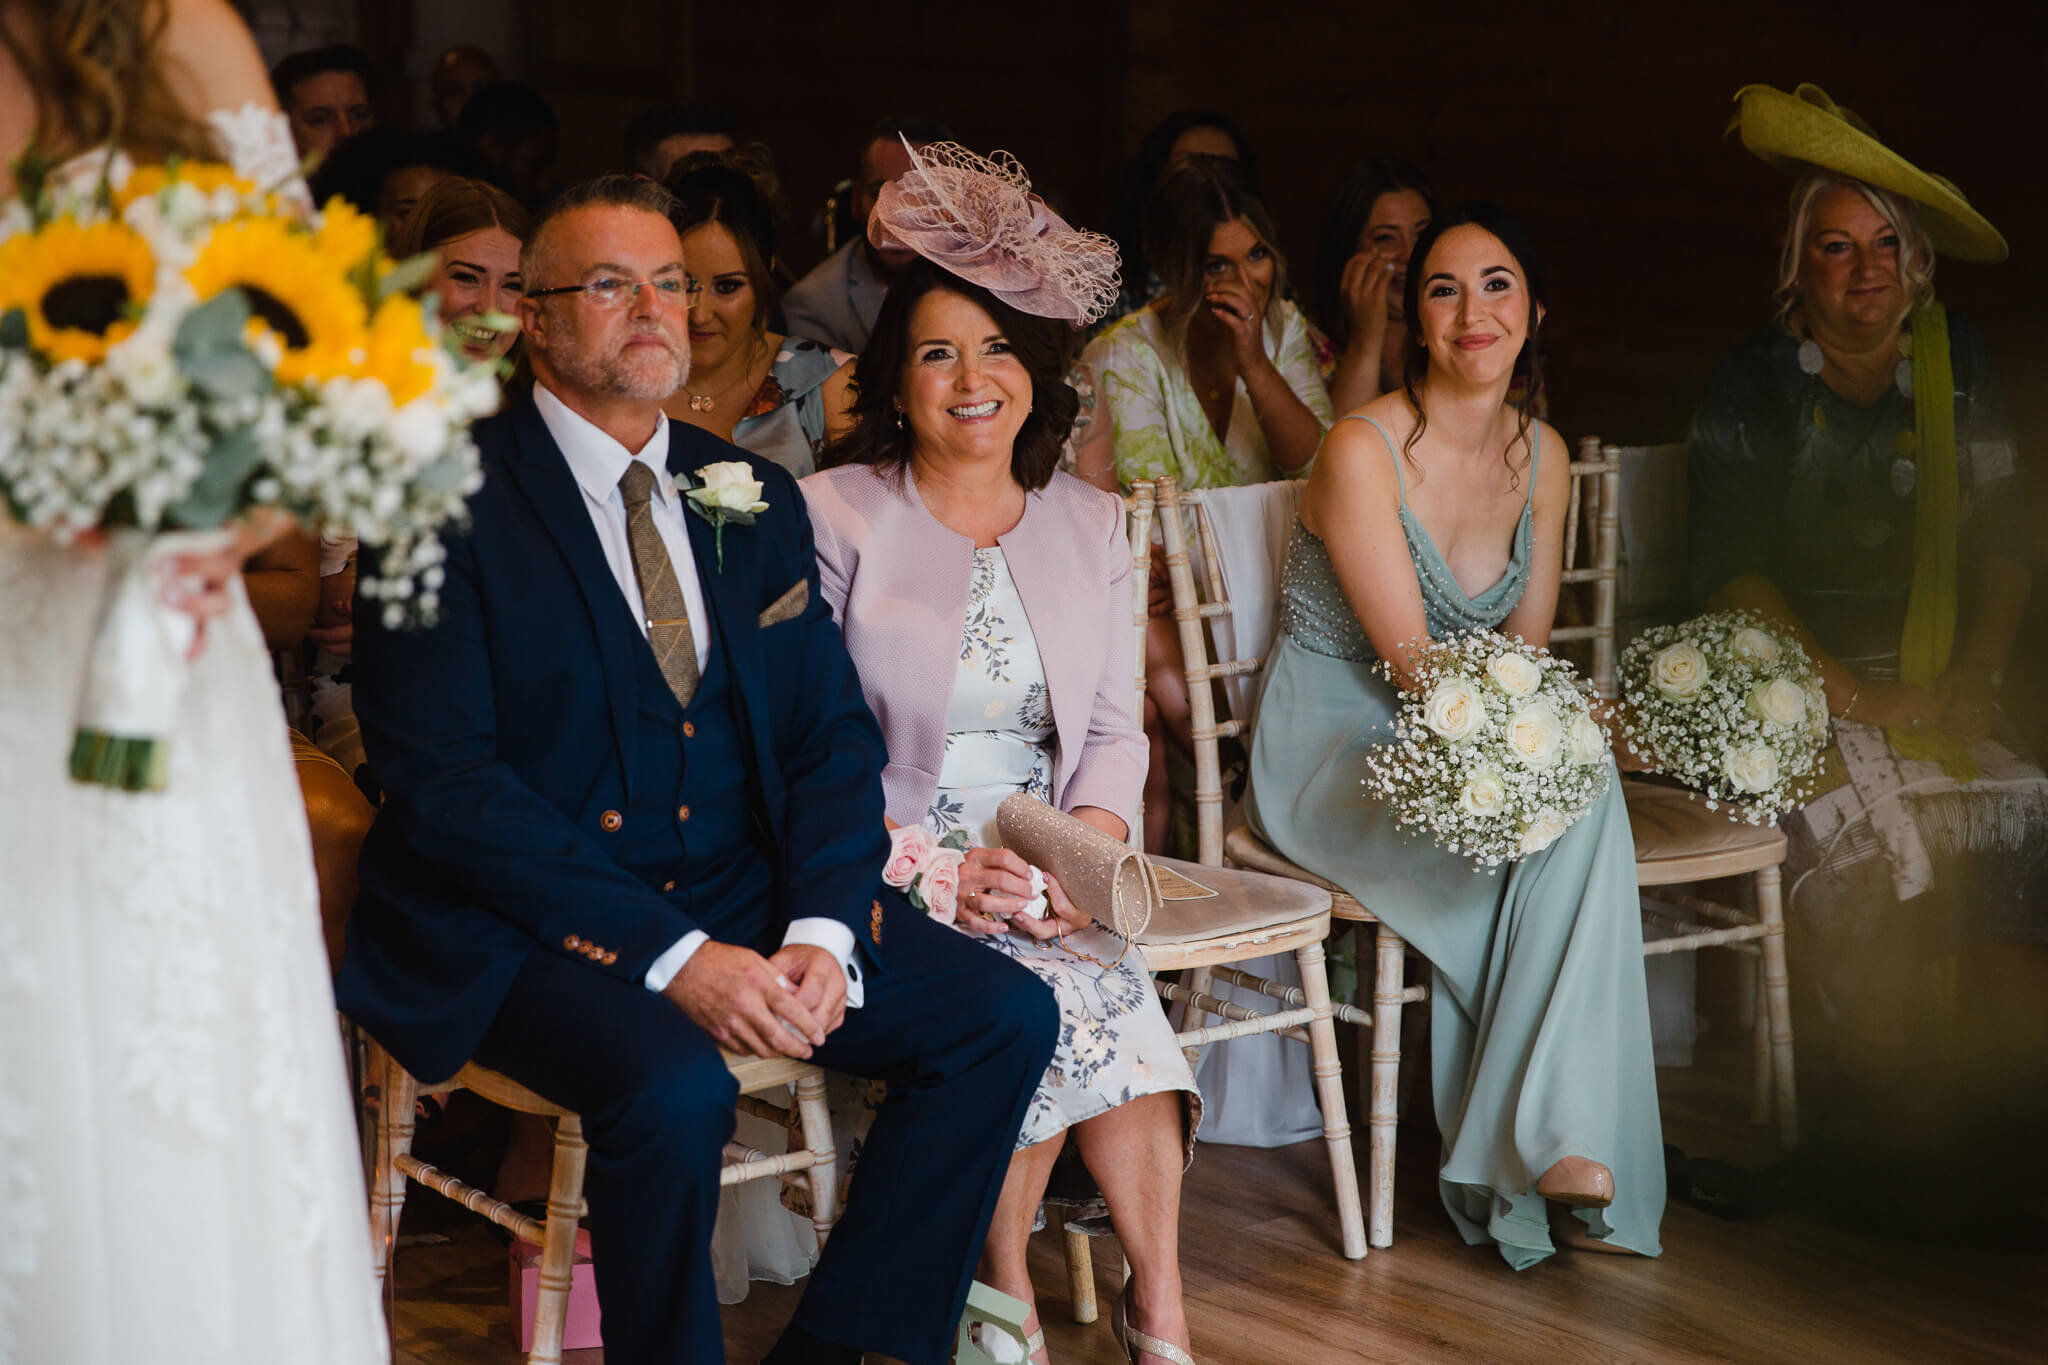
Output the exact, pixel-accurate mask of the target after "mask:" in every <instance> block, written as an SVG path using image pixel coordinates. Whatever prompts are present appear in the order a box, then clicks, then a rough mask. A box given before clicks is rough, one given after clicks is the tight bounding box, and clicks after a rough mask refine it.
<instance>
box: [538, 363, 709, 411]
mask: <svg viewBox="0 0 2048 1365" xmlns="http://www.w3.org/2000/svg"><path fill="white" fill-rule="evenodd" d="M668 360H669V362H670V363H669V365H668V366H667V367H666V369H667V376H666V377H663V376H656V375H650V374H648V373H647V372H646V369H645V367H644V366H635V365H632V364H629V363H628V362H627V359H626V356H625V354H624V353H623V352H621V353H620V354H617V355H612V356H606V357H603V358H602V359H600V358H596V357H583V356H578V357H577V358H576V359H575V360H574V361H573V362H570V363H568V364H557V366H556V368H557V369H559V370H560V371H561V372H562V374H563V376H564V377H565V378H567V379H569V380H570V381H572V382H573V383H575V384H577V385H578V386H580V387H582V388H585V389H588V390H590V391H591V392H593V393H608V394H612V395H614V396H616V397H619V398H633V399H638V400H641V401H643V402H660V401H661V400H663V399H665V398H667V397H668V396H669V395H670V394H672V393H674V392H675V391H676V390H677V389H679V388H681V387H682V386H683V380H684V378H685V377H686V376H687V375H688V374H689V372H690V361H689V355H688V353H687V352H685V353H684V354H682V355H677V354H676V353H675V352H674V351H670V352H669V353H668Z"/></svg>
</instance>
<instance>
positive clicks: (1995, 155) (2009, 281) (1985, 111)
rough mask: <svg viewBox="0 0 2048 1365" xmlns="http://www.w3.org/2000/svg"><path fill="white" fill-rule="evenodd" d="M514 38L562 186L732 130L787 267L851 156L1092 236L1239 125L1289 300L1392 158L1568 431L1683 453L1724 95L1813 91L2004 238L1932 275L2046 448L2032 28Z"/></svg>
mask: <svg viewBox="0 0 2048 1365" xmlns="http://www.w3.org/2000/svg"><path fill="white" fill-rule="evenodd" d="M523 19H524V23H525V34H524V41H523V49H524V51H525V52H526V54H527V57H528V64H529V68H530V71H529V74H530V77H531V78H532V79H533V80H534V81H535V83H536V84H539V85H540V86H542V87H543V89H545V90H547V91H548V93H549V94H550V95H551V96H553V97H554V98H555V99H556V101H557V103H558V105H559V107H560V108H561V110H562V113H563V116H564V121H565V126H564V141H563V151H564V170H565V172H569V173H572V174H573V173H581V172H585V171H590V170H595V169H599V168H601V167H604V166H608V165H610V164H612V163H613V162H615V161H616V159H617V157H618V155H619V153H618V143H619V136H620V130H621V129H622V127H623V125H624V122H625V120H626V119H627V118H628V117H630V115H631V113H632V112H633V111H634V110H635V109H637V108H638V107H640V106H641V105H643V104H644V103H646V102H649V101H651V100H653V99H656V98H663V97H683V96H690V97H694V98H698V99H705V100H711V101H715V102H718V103H723V104H727V105H730V106H732V107H733V108H735V109H736V110H738V111H739V113H740V115H741V117H742V119H743V121H744V123H745V126H746V129H747V131H748V132H749V133H750V134H751V135H753V136H758V137H760V138H762V139H763V140H765V141H766V142H768V143H769V145H770V146H771V147H772V148H773V149H774V151H775V154H776V158H777V162H778V164H779V166H780V168H781V170H782V173H783V180H784V185H785V191H786V197H787V200H788V202H789V204H790V205H791V206H792V207H791V215H790V217H791V221H790V223H789V225H788V230H787V240H786V242H785V248H786V250H785V254H786V255H788V256H790V257H791V258H793V259H794V260H795V261H796V262H797V263H798V264H799V265H802V264H804V263H807V262H808V260H809V259H811V258H814V257H815V255H816V253H817V250H818V248H817V245H816V243H815V240H814V239H812V238H811V236H810V233H809V227H810V219H811V216H812V214H813V212H814V210H815V207H816V205H817V204H818V203H819V202H820V201H821V200H822V198H823V196H824V194H825V193H826V191H827V190H828V188H829V186H830V185H831V183H832V182H833V180H835V179H836V178H838V177H839V176H842V175H845V174H847V173H849V172H850V170H851V169H852V165H851V163H852V158H853V155H854V151H855V147H856V144H857V143H858V142H859V140H860V136H861V132H862V130H863V129H864V128H865V126H866V125H867V124H869V123H870V122H872V121H873V120H874V119H875V118H876V117H878V116H880V115H882V114H884V113H887V112H891V111H896V110H916V111H921V112H928V113H932V114H935V115H938V116H940V117H943V118H945V119H947V120H948V121H949V122H951V123H952V124H953V126H954V127H955V129H956V130H957V131H958V132H959V134H960V135H961V137H962V138H963V140H965V141H967V142H968V143H969V144H971V145H973V146H975V147H977V148H981V149H987V148H989V147H994V146H1001V147H1005V148H1008V149H1009V150H1011V151H1013V152H1015V153H1016V154H1017V155H1018V156H1019V157H1020V158H1021V159H1022V160H1023V161H1024V163H1025V164H1026V165H1027V166H1028V167H1030V169H1031V170H1032V172H1033V174H1034V175H1035V176H1036V178H1037V179H1038V181H1039V184H1040V186H1041V188H1042V189H1044V190H1045V191H1046V193H1047V194H1048V196H1049V197H1051V198H1053V199H1054V200H1055V201H1056V202H1058V203H1059V204H1060V205H1061V206H1062V207H1063V208H1065V209H1067V210H1068V211H1069V212H1070V215H1071V216H1072V217H1074V218H1075V219H1076V220H1077V221H1079V222H1081V223H1083V224H1088V225H1104V224H1105V218H1106V214H1107V209H1108V202H1109V196H1110V192H1111V189H1112V186H1113V183H1114V178H1115V173H1116V168H1117V166H1118V165H1119V164H1120V163H1121V161H1122V159H1123V157H1124V156H1125V155H1126V154H1127V153H1128V152H1129V150H1130V148H1131V147H1132V146H1133V145H1134V144H1135V142H1136V140H1137V138H1138V136H1139V135H1140V134H1141V133H1142V131H1143V130H1144V129H1145V128H1146V127H1147V126H1149V125H1150V124H1151V123H1152V122H1153V121H1155V120H1156V119H1157V118H1159V117H1160V116H1161V115H1163V114H1165V113H1167V112H1169V111H1171V110H1173V109H1175V108H1179V107H1183V106H1187V105H1191V104H1208V105H1215V106H1218V107H1221V108H1225V109H1228V110H1230V111H1232V112H1233V113H1234V114H1235V115H1236V116H1237V117H1238V118H1239V119H1240V120H1241V121H1242V122H1243V124H1244V125H1245V127H1246V128H1247V129H1248V131H1249V133H1250V135H1251V137H1252V139H1253V140H1254V142H1255V144H1256V146H1257V148H1258V151H1259V155H1260V157H1261V160H1262V162H1263V178H1264V182H1265V187H1266V192H1267V197H1268V199H1269V200H1270V202H1271V206H1272V208H1273V210H1274V213H1275V215H1276V217H1277V219H1278V221H1279V223H1280V227H1281V233H1282V237H1283V245H1284V246H1285V247H1286V248H1287V250H1288V252H1289V255H1290V257H1291V259H1292V262H1293V265H1294V269H1295V271H1296V273H1297V276H1298V277H1302V278H1305V277H1306V275H1307V273H1308V271H1309V269H1310V268H1311V266H1312V260H1311V256H1312V252H1313V247H1314V241H1315V236H1316V231H1317V227H1318V225H1319V223H1320V220H1321V215H1322V212H1323V206H1324V202H1325V199H1326V196H1327V194H1328V191H1329V188H1330V186H1331V185H1332V183H1333V182H1334V180H1335V178H1336V177H1337V176H1338V174H1340V172H1341V171H1342V169H1343V168H1344V167H1345V166H1346V165H1347V164H1349V163H1351V162H1353V161H1356V160H1358V159H1362V158H1363V157H1366V156H1369V155H1372V154H1374V153H1377V152H1395V153H1399V154H1401V155H1403V156H1405V157H1408V158H1409V159H1411V160H1413V161H1416V162H1417V163H1419V164H1421V165H1422V166H1423V167H1425V168H1426V169H1427V170H1428V171H1429V173H1430V174H1431V175H1432V176H1433V177H1434V178H1435V180H1436V183H1437V185H1438V187H1439V190H1440V192H1441V194H1442V195H1443V197H1444V198H1446V199H1447V200H1458V199H1462V198H1467V197H1474V196H1483V197H1486V198H1491V199H1494V200H1496V201H1498V202H1500V203H1502V204H1504V205H1506V206H1507V207H1509V208H1510V209H1512V210H1514V211H1515V212H1517V213H1518V214H1520V215H1521V216H1522V217H1524V218H1525V219H1526V220H1527V222H1528V223H1529V225H1530V227H1531V229H1532V231H1533V232H1534V234H1535V237H1536V240H1537V241H1538V243H1539V244H1540V245H1541V247H1542V249H1543V251H1544V253H1545V255H1546V257H1547V261H1546V264H1547V266H1548V269H1549V273H1550V277H1551V293H1552V295H1553V297H1552V299H1551V313H1550V316H1551V318H1552V331H1551V338H1552V343H1551V344H1552V366H1553V369H1552V372H1553V376H1554V378H1553V412H1554V414H1555V416H1556V419H1557V422H1558V425H1559V426H1560V428H1561V429H1562V430H1564V431H1565V433H1566V434H1567V435H1568V436H1576V435H1580V434H1584V433H1586V432H1598V433H1599V434H1601V435H1603V436H1606V437H1608V438H1610V439H1615V440H1622V441H1659V440H1670V439H1675V438H1677V437H1678V436H1679V435H1680V434H1681V433H1682V432H1683V431H1684V429H1685V425H1686V422H1687V418H1688V415H1689V413H1690V411H1691V409H1692V406H1693V403H1694V401H1695V399H1696V397H1697V395H1698V393H1699V390H1700V388H1701V386H1702V384H1703V383H1704V381H1705V379H1706V376H1707V373H1708V371H1709V369H1710V368H1711V366H1712V364H1713V362H1714V359H1715V357H1716V356H1717V355H1719V354H1720V353H1721V352H1722V351H1723V350H1724V349H1726V348H1727V347H1728V346H1729V345H1730V344H1731V343H1733V342H1734V341H1736V340H1737V339H1739V338H1740V337H1742V336H1743V335H1745V334H1746V333H1747V332H1749V331H1750V330H1751V329H1753V328H1755V327H1757V326H1759V325H1761V324H1762V323H1763V321H1764V320H1765V318H1766V316H1767V313H1768V302H1767V296H1768V294H1769V290H1770V283H1771V275H1772V270H1773V262H1774V253H1775V249H1776V238H1777V234H1778V232H1779V231H1780V229H1781V227H1782V219H1783V201H1784V195H1785V190H1786V188H1787V183H1786V181H1785V180H1784V178H1783V177H1781V176H1780V175H1778V174H1777V173H1776V172H1773V171H1771V170H1769V169H1768V168H1766V167H1764V166H1763V165H1762V164H1761V163H1759V162H1757V161H1755V160H1754V159H1753V158H1751V157H1750V156H1749V155H1748V154H1747V153H1745V152H1744V151H1743V150H1742V149H1741V147H1740V145H1739V144H1738V143H1736V142H1734V141H1733V140H1732V139H1728V138H1724V137H1723V136H1722V128H1723V126H1724V125H1725V123H1726V122H1727V119H1728V116H1729V114H1730V112H1731V109H1732V104H1731V96H1732V95H1733V94H1734V92H1735V90H1736V88H1737V87H1738V86H1740V85H1742V84H1744V83H1746V82H1750V81H1762V82H1768V83H1770V84H1774V85H1778V86H1780V87H1782V88H1789V87H1791V86H1792V85H1794V84H1796V83H1797V82H1799V81H1801V80H1812V81H1816V82H1818V83H1819V84H1821V85H1823V86H1825V87H1826V88H1827V89H1828V90H1829V91H1830V92H1831V93H1832V94H1833V95H1834V96H1835V97H1836V98H1837V99H1839V100H1841V101H1842V102H1844V103H1846V104H1849V105H1851V106H1852V107H1854V108H1856V109H1858V110H1859V111H1860V112H1862V113H1863V114H1864V115H1865V117H1867V118H1868V119H1870V120H1871V122H1872V123H1873V124H1875V125H1876V127H1877V128H1878V130H1879V131H1880V132H1881V133H1883V134H1884V135H1885V136H1886V137H1887V138H1888V139H1889V140H1891V142H1892V143H1893V144H1894V145H1895V146H1896V147H1897V148H1898V149H1899V150H1900V151H1902V152H1903V153H1905V154H1906V155H1907V156H1909V157H1912V158H1915V159H1916V160H1918V161H1920V163H1921V164H1923V165H1925V166H1928V167H1930V168H1933V169H1935V170H1937V171H1939V172H1941V173H1943V174H1945V175H1948V176H1949V177H1950V178H1951V179H1953V180H1955V181H1956V182H1958V183H1959V184H1960V185H1962V186H1963V188H1964V189H1965V191H1966V192H1967V193H1969V194H1970V196H1971V197H1972V199H1973V200H1974V201H1975V202H1976V203H1977V204H1978V205H1980V206H1981V207H1982V208H1983V210H1984V211H1985V212H1986V213H1987V214H1988V215H1989V217H1990V218H1991V219H1992V221H1993V222H1995V223H1997V224H1998V225H1999V226H2000V228H2001V229H2002V230H2003V231H2004V232H2005V233H2006V235H2007V237H2008V239H2009V240H2010V241H2011V243H2012V247H2013V260H2012V261H2011V262H2009V263H2008V264H2006V265H2004V266H2000V267H1995V268H1984V267H1973V266H1965V265H1958V264H1955V263H1951V262H1944V263H1943V265H1942V267H1941V270H1940V274H1939V277H1938V284H1939V287H1940V291H1941V294H1942V296H1943V297H1944V298H1945V299H1947V300H1949V301H1950V302H1951V303H1952V304H1953V305H1954V306H1957V307H1960V308H1963V309H1964V310H1966V311H1967V312H1969V313H1970V314H1971V315H1973V316H1974V317H1975V318H1976V319H1977V320H1978V321H1979V322H1980V323H1981V324H1982V325H1983V326H1984V327H1985V329H1986V330H1987V331H1988V332H1989V333H1990V335H1991V338H1992V342H1993V346H1994V348H1995V354H1996V355H1997V357H1998V360H1999V362H2000V365H2001V368H2002V370H2003V372H2004V376H2005V381H2006V384H2007V386H2008V389H2009V390H2010V392H2011V397H2012V403H2013V407H2014V409H2015V415H2016V418H2017V420H2018V422H2019V424H2020V426H2021V428H2022V432H2023V434H2024V435H2025V436H2026V437H2027V438H2028V440H2027V444H2028V446H2029V447H2030V448H2031V449H2032V450H2033V451H2036V452H2039V451H2042V450H2043V449H2044V448H2048V386H2042V385H2039V384H2037V383H2036V377H2037V376H2039V375H2041V374H2043V372H2044V370H2048V337H2044V334H2043V331H2042V328H2043V325H2044V323H2048V176H2044V174H2043V170H2044V165H2043V163H2044V160H2048V156H2044V147H2048V138H2044V134H2048V116H2044V114H2043V112H2042V109H2043V105H2042V103H2041V101H2040V93H2041V88H2042V86H2043V85H2044V83H2048V6H2043V5H2040V4H2029V5H2024V6H2012V5H2004V4H1949V5H1938V4H1930V3H1927V0H1918V2H1917V3H1912V4H1907V3H1901V2H1900V0H1866V2H1865V3H1863V4H1860V5H1857V6H1855V7H1853V8H1852V7H1848V6H1840V5H1805V6H1802V5H1796V4H1785V3H1774V4H1764V3H1758V2H1757V0H1734V2H1733V3H1722V4H1717V5H1713V6H1684V7H1679V6H1668V7H1667V6H1646V5H1641V4H1600V5H1579V6H1557V5H1537V4H1528V3H1524V4H1521V5H1513V6H1509V5H1496V4H1476V5H1463V6H1456V7H1451V6H1423V5H1406V6H1369V5H1348V6H1345V5H1332V4H1328V3H1310V2H1309V0H1258V2H1257V3H1252V2H1249V0H1227V2H1226V0H1034V2H1033V3H1031V4H1029V5H1008V6H975V7H968V6H963V5H960V4H958V3H945V4H940V3H933V2H932V0H896V3H893V4H891V5H889V6H887V7H883V6H874V5H846V4H842V5H824V4H818V3H814V2H813V0H799V2H795V3H791V2H789V0H785V2H784V3H777V4H775V5H773V6H767V5H757V4H753V3H745V2H741V3H727V4H723V5H717V6H713V5H708V4H703V3H699V2H698V0H683V3H676V2H675V0H618V3H611V4H606V5H603V6H598V5H592V4H567V3H559V0H557V2H556V3H548V4H538V3H535V4H531V5H529V6H528V7H527V8H526V10H525V11H524V15H523Z"/></svg>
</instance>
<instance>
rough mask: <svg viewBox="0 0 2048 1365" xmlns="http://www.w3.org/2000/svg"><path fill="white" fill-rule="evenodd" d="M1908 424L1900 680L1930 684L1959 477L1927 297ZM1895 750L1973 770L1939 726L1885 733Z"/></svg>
mask: <svg viewBox="0 0 2048 1365" xmlns="http://www.w3.org/2000/svg"><path fill="white" fill-rule="evenodd" d="M1910 335H1911V336H1912V338H1913V426H1914V433H1915V444H1916V450H1915V453H1916V456H1917V461H1918V464H1919V476H1918V479H1917V481H1916V482H1915V485H1914V487H1915V489H1916V490H1917V491H1918V494H1919V498H1918V501H1917V503H1916V504H1915V506H1914V514H1913V585H1912V588H1911V589H1910V590H1909V591H1908V593H1907V595H1906V627H1905V630H1904V632H1903V634H1902V635H1901V637H1900V640H1899V681H1900V682H1903V683H1905V684H1907V685H1908V686H1911V687H1925V688H1932V687H1934V685H1935V684H1936V683H1938V682H1940V681H1941V675H1942V674H1943V673H1944V672H1946V671H1947V669H1948V661H1949V655H1950V653H1951V652H1952V651H1953V650H1954V649H1955V642H1956V613H1957V591H1956V538H1957V515H1956V514H1957V507H1958V504H1959V502H1960V499H1961V495H1962V480H1961V475H1960V472H1959V471H1958V469H1957V466H1956V383H1955V371H1954V367H1953V366H1952V365H1951V364H1950V361H1949V349H1948V310H1947V309H1946V308H1944V307H1942V306H1941V304H1940V303H1939V302H1928V303H1925V304H1922V305H1921V306H1920V307H1918V308H1915V309H1914V310H1913V316H1912V330H1911V333H1910ZM1886 733H1887V735H1888V737H1889V738H1890V740H1891V743H1892V748H1893V749H1894V750H1895V751H1896V752H1897V753H1898V755H1899V757H1901V758H1907V759H1926V760H1930V761H1932V762H1935V763H1939V764H1940V765H1941V766H1942V769H1943V771H1944V772H1946V773H1947V774H1948V775H1949V776H1950V777H1951V778H1954V779H1955V780H1956V781H1958V782H1968V781H1971V780H1973V779H1974V778H1976V777H1977V776H1978V767H1977V761H1976V760H1975V759H1973V758H1971V757H1970V752H1969V750H1968V749H1967V748H1966V747H1965V746H1964V745H1963V744H1961V743H1960V742H1958V741H1957V740H1956V739H1954V738H1953V737H1952V736H1950V735H1947V734H1944V733H1942V732H1941V731H1939V730H1924V731H1910V730H1897V729H1894V730H1889V731H1887V732H1886Z"/></svg>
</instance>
